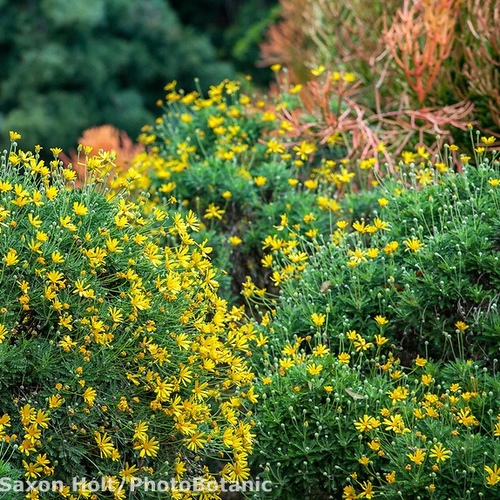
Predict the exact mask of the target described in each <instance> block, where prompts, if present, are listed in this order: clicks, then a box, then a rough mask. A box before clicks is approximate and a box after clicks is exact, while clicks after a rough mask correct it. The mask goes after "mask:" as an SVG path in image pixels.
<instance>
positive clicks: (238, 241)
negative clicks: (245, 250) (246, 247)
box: [229, 236, 243, 247]
mask: <svg viewBox="0 0 500 500" xmlns="http://www.w3.org/2000/svg"><path fill="white" fill-rule="evenodd" d="M229 243H231V245H233V246H234V247H235V246H238V245H241V244H242V243H243V240H242V239H241V238H240V237H239V236H230V237H229Z"/></svg>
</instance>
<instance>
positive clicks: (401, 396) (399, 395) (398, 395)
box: [387, 385, 409, 404]
mask: <svg viewBox="0 0 500 500" xmlns="http://www.w3.org/2000/svg"><path fill="white" fill-rule="evenodd" d="M408 393H409V391H408V388H406V387H403V386H401V385H400V386H398V387H396V389H394V390H393V391H388V392H387V394H388V395H389V397H390V398H391V399H392V404H395V403H396V401H403V400H405V399H406V398H407V397H408Z"/></svg>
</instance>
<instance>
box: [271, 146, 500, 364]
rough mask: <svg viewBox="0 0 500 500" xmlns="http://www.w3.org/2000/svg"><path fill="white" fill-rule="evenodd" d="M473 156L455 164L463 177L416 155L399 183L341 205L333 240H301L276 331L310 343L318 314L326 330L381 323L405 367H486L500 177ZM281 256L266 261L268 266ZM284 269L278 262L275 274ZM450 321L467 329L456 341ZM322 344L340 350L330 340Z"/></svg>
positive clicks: (494, 326)
mask: <svg viewBox="0 0 500 500" xmlns="http://www.w3.org/2000/svg"><path fill="white" fill-rule="evenodd" d="M480 144H481V143H480ZM483 146H484V145H483ZM476 149H479V150H480V151H481V149H484V147H483V148H481V147H480V146H478V147H477V148H476ZM476 154H477V158H476V160H477V166H473V165H471V164H470V163H469V159H468V158H467V157H462V161H463V172H462V173H454V172H453V171H452V170H450V169H449V168H448V167H447V166H446V165H445V163H443V162H440V161H436V162H435V163H434V164H431V163H430V162H429V161H428V160H425V159H424V158H419V157H418V156H414V157H413V158H414V160H415V163H410V164H408V165H405V164H403V163H402V165H401V167H400V168H401V170H400V179H399V180H395V179H388V178H386V179H381V181H380V185H379V186H378V187H376V188H374V189H372V190H371V191H370V192H363V193H361V194H359V195H348V196H346V197H345V198H344V200H343V201H342V204H343V206H344V211H343V214H344V215H345V218H344V219H343V220H341V221H338V222H337V225H338V226H339V227H338V229H337V231H336V232H335V233H334V234H333V235H332V237H330V236H329V235H327V234H323V235H318V239H317V240H316V241H311V239H310V238H305V237H304V238H302V239H301V242H302V243H301V244H302V245H303V246H304V251H306V252H309V253H311V254H312V255H311V258H310V261H309V265H308V266H307V267H306V268H305V270H304V271H303V272H302V273H297V272H288V273H286V275H287V276H294V275H296V276H297V278H298V279H300V281H299V283H300V284H299V283H296V282H294V280H292V279H291V280H289V281H288V282H286V283H285V284H283V285H282V286H283V287H284V288H283V290H286V292H285V295H284V297H283V298H282V299H281V307H282V308H283V314H282V315H280V317H279V318H278V319H277V321H278V322H279V328H280V331H283V332H293V333H295V334H298V335H307V334H309V333H310V331H311V329H312V328H313V325H311V323H310V321H309V319H308V318H309V316H310V313H312V312H314V311H316V312H318V313H323V314H326V315H327V317H328V331H331V332H340V331H343V330H350V329H353V330H366V329H367V328H368V331H367V333H369V334H370V335H371V334H374V333H376V327H375V326H376V325H373V324H372V326H366V325H370V319H371V318H373V317H375V316H376V315H383V316H386V317H387V318H388V320H389V326H388V327H387V329H386V332H385V333H386V335H387V336H388V337H389V339H390V341H391V342H394V343H395V345H396V346H397V348H398V350H401V356H403V357H404V358H407V359H412V357H414V356H415V355H416V354H417V353H428V354H429V355H430V356H432V357H433V358H435V359H441V358H444V359H450V358H454V357H455V356H458V357H460V358H463V357H472V358H474V359H480V360H483V361H485V362H487V363H488V364H490V365H491V363H492V360H493V358H496V357H498V355H499V346H498V333H499V328H500V326H499V325H500V316H499V312H498V310H497V307H498V300H499V298H498V288H499V286H500V274H499V271H498V251H499V249H500V247H499V239H498V230H499V227H500V218H499V212H498V207H499V204H500V195H499V191H498V183H499V182H498V179H499V178H500V175H499V173H498V160H497V154H496V153H494V154H492V155H490V156H484V153H476ZM290 230H291V231H292V232H295V230H293V229H290ZM320 236H322V238H320ZM332 238H333V240H334V242H333V244H332V242H331V239H332ZM318 243H319V244H321V250H320V251H315V246H316V245H317V244H318ZM335 243H336V244H335ZM280 252H281V253H283V250H280V251H276V252H274V255H273V254H272V253H271V255H273V257H274V260H275V261H276V262H279V261H280ZM291 264H292V263H291V262H290V260H289V259H288V258H287V256H286V255H284V256H283V258H282V259H281V267H280V268H279V270H280V272H282V271H281V270H283V269H285V268H286V267H287V266H290V265H291ZM276 270H278V268H275V271H276ZM299 306H300V307H299ZM309 312H310V313H309ZM306 313H307V314H306ZM457 322H462V323H465V324H466V327H463V328H464V329H463V330H461V331H460V332H459V333H456V330H457V327H456V324H457ZM457 338H458V339H460V342H459V343H457V342H456V340H457ZM329 341H330V342H332V343H333V344H334V346H335V347H338V339H337V338H336V337H335V336H333V337H332V338H330V339H329Z"/></svg>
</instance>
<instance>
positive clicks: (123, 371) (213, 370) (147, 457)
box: [0, 146, 257, 500]
mask: <svg viewBox="0 0 500 500" xmlns="http://www.w3.org/2000/svg"><path fill="white" fill-rule="evenodd" d="M56 153H57V151H56ZM183 154H190V153H189V152H188V151H187V152H184V153H183ZM9 158H10V160H9V163H6V164H5V165H3V167H2V173H1V179H0V207H1V208H0V214H2V215H1V217H2V221H1V228H0V230H1V232H2V243H1V244H0V253H1V261H2V271H1V275H0V283H1V285H2V289H3V290H6V292H5V294H4V300H3V303H2V306H3V307H2V309H1V310H0V344H1V347H2V348H4V347H5V349H6V350H2V351H1V352H2V354H0V355H1V356H5V355H4V354H3V353H4V352H7V353H10V354H9V356H17V355H18V354H17V352H18V351H19V352H20V349H26V348H28V349H29V350H30V349H32V350H33V351H32V352H33V356H35V358H34V359H35V360H36V361H33V362H30V361H28V363H33V364H32V365H28V366H27V367H23V368H22V370H21V371H20V372H19V373H17V375H16V373H15V372H14V374H11V376H10V377H9V380H10V381H11V382H9V383H8V384H9V385H8V387H7V388H3V389H2V395H3V396H1V397H0V401H1V406H2V409H4V410H8V411H7V412H6V413H5V414H3V416H2V417H1V418H0V441H2V442H4V443H6V444H7V446H8V447H11V449H12V457H13V458H12V460H13V461H14V462H16V461H17V462H18V464H19V466H20V467H23V468H24V470H25V477H26V478H27V479H35V478H36V479H38V478H45V477H48V476H52V477H54V478H56V479H60V480H62V481H63V482H65V484H66V485H68V482H67V481H69V479H68V477H67V476H66V473H65V472H64V469H63V468H61V467H60V466H58V465H57V462H58V461H59V462H61V458H60V457H62V456H64V457H66V459H68V460H71V461H72V462H73V463H74V464H75V467H77V466H78V467H80V465H78V464H79V461H81V460H82V459H83V458H84V457H88V459H89V461H88V463H89V464H90V463H91V462H95V464H96V465H95V468H93V469H92V468H91V469H89V470H88V471H87V474H89V475H92V474H93V475H94V476H96V477H97V475H101V474H102V473H103V472H104V473H105V474H106V475H107V476H109V477H110V478H112V479H113V481H115V482H116V483H117V485H119V484H120V477H121V478H126V480H127V482H130V480H131V478H132V477H137V476H141V475H149V476H154V475H158V476H159V477H160V476H161V475H162V474H168V473H171V474H174V473H175V474H176V475H177V477H178V478H179V480H180V479H182V478H189V477H190V476H189V475H190V474H191V475H192V474H193V473H195V474H196V472H198V473H199V475H200V476H201V475H206V474H207V472H206V471H205V470H203V469H202V467H201V466H202V463H203V462H202V461H200V459H202V458H203V457H204V456H206V455H211V454H213V453H217V454H219V456H220V458H221V459H226V460H229V463H228V465H227V466H226V467H225V468H224V470H223V471H222V475H223V477H225V478H226V479H227V480H229V481H237V480H241V479H242V478H246V477H248V475H249V467H248V459H247V457H248V455H249V453H250V452H251V451H252V444H253V434H252V423H251V421H250V420H248V418H247V417H246V414H245V411H246V410H245V407H246V406H248V405H249V404H251V403H255V401H256V400H257V396H256V395H255V394H254V392H253V386H252V380H253V378H254V375H253V373H252V371H251V370H250V369H249V367H248V364H247V361H246V360H245V358H246V357H247V356H248V355H249V353H250V350H251V348H252V347H251V346H252V344H253V343H254V342H255V341H256V340H257V338H256V335H255V331H254V330H253V329H252V328H249V327H248V326H245V325H242V321H241V320H242V317H243V310H242V309H241V308H236V307H233V308H232V309H231V308H229V307H228V305H227V303H226V302H225V301H224V300H222V299H221V298H220V297H219V296H218V295H217V288H218V283H217V280H216V272H215V270H214V269H213V267H212V265H211V263H210V261H209V260H208V258H207V255H208V254H209V253H210V251H211V249H210V247H208V246H207V242H206V241H205V242H204V243H203V244H198V243H195V241H194V240H193V238H192V237H191V234H192V232H193V231H197V230H198V228H199V224H200V223H199V220H198V218H197V217H196V216H195V215H194V214H193V213H190V214H188V215H187V216H186V217H185V218H184V217H182V216H180V215H179V214H177V213H174V212H167V211H166V210H165V209H162V208H160V207H157V208H155V209H153V210H151V212H150V214H146V213H145V212H144V203H143V202H141V201H139V202H136V201H132V200H130V199H127V198H124V197H121V196H118V195H115V196H114V197H109V199H106V198H105V196H104V195H103V194H101V193H100V192H99V191H100V188H99V186H100V185H102V184H103V183H102V182H99V180H100V179H101V180H102V175H106V174H105V173H104V174H103V171H101V170H100V169H99V168H95V169H94V170H93V171H92V178H91V179H90V180H88V181H87V183H86V184H85V185H84V186H83V187H82V188H81V189H74V188H73V187H72V186H71V184H70V183H71V182H72V179H73V176H72V175H70V173H68V168H64V167H62V165H61V164H60V162H59V161H58V159H57V154H56V156H55V159H54V161H53V162H51V164H50V166H49V167H45V166H44V165H43V162H42V161H41V160H38V158H37V155H33V154H31V153H25V152H22V151H17V150H16V149H15V147H14V146H13V147H12V149H11V152H10V156H9ZM101 160H102V164H104V163H105V162H106V161H107V160H106V158H105V157H104V156H103V157H102V158H101ZM94 161H96V162H97V160H94ZM21 168H23V169H24V172H22V171H21ZM103 170H106V169H103ZM68 183H69V184H68ZM166 241H168V242H170V243H169V244H168V245H167V244H165V242H166ZM26 346H28V347H26ZM30 346H31V347H30ZM30 352H31V351H30ZM42 352H43V353H44V354H43V357H42V358H40V355H41V354H40V353H42ZM35 353H36V354H35ZM30 356H31V355H30ZM1 365H2V366H3V368H0V370H4V369H6V368H5V367H7V365H6V364H5V362H4V361H3V360H2V363H1ZM25 370H28V371H27V372H26V373H25ZM27 373H30V375H29V376H30V377H31V378H30V380H31V382H29V384H27V383H26V382H25V383H24V385H23V381H22V380H23V379H24V378H25V377H26V375H27ZM16 377H18V378H16ZM26 400H28V401H29V403H26ZM10 431H12V432H10ZM174 459H175V460H176V461H175V470H173V469H172V465H171V464H173V463H174ZM197 461H200V462H199V463H200V465H199V466H198V465H193V464H195V463H197ZM169 464H170V465H169ZM62 493H63V494H64V496H65V497H66V498H69V499H70V500H76V498H77V496H75V495H76V494H70V493H69V486H65V487H64V491H63V492H62ZM33 495H35V496H32V497H30V498H38V497H37V496H36V492H35V493H33ZM82 495H83V496H85V495H84V494H83V493H82ZM113 495H114V498H119V499H120V498H125V496H126V495H125V491H122V490H121V489H120V488H118V486H117V488H116V489H115V490H114V492H113ZM207 495H208V496H207V497H206V498H219V497H218V495H217V494H216V493H208V494H207ZM78 498H80V497H78ZM183 498H184V497H183ZM185 498H187V497H185Z"/></svg>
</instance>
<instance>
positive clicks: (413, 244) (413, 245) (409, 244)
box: [403, 236, 424, 252]
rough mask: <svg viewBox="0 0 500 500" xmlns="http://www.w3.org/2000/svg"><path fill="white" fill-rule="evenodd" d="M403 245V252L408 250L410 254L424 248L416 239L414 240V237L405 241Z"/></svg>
mask: <svg viewBox="0 0 500 500" xmlns="http://www.w3.org/2000/svg"><path fill="white" fill-rule="evenodd" d="M403 243H404V244H405V246H406V249H405V252H407V251H409V250H411V251H412V252H418V251H419V250H420V249H421V248H423V246H424V244H423V243H422V242H421V241H420V240H419V239H418V238H415V236H412V237H411V238H408V239H406V240H405V241H404V242H403Z"/></svg>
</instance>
